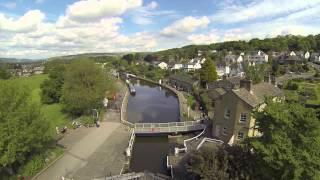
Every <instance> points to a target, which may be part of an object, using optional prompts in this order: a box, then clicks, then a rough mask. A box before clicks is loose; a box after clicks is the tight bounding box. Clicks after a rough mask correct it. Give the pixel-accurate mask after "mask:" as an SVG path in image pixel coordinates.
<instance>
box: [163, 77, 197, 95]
mask: <svg viewBox="0 0 320 180" xmlns="http://www.w3.org/2000/svg"><path fill="white" fill-rule="evenodd" d="M169 84H170V85H171V86H172V87H174V88H176V89H178V90H182V91H186V92H188V93H191V92H192V91H193V88H194V87H195V86H197V84H198V82H197V81H195V80H193V79H192V78H191V77H190V76H189V75H184V74H173V75H171V76H169Z"/></svg>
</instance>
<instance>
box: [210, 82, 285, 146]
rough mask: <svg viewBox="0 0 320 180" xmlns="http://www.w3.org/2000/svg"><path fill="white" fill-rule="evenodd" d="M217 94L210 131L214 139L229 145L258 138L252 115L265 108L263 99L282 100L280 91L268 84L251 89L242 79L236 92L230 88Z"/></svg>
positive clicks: (261, 84)
mask: <svg viewBox="0 0 320 180" xmlns="http://www.w3.org/2000/svg"><path fill="white" fill-rule="evenodd" d="M220 94H221V96H220V97H219V98H218V99H216V101H215V109H214V119H213V130H212V131H213V136H214V137H216V138H218V139H221V140H222V141H224V142H225V143H229V144H234V143H238V142H240V141H241V140H243V139H244V138H245V137H252V136H256V135H258V134H259V132H258V131H257V130H256V123H255V119H254V118H253V116H252V111H253V110H254V108H263V107H264V106H265V104H264V100H265V97H266V96H270V97H279V98H281V97H283V93H282V91H281V90H280V89H279V88H277V87H275V85H273V84H271V83H268V82H263V83H259V84H255V85H253V84H252V82H251V81H250V80H245V79H242V80H240V87H239V88H238V87H237V86H234V88H233V89H231V90H225V91H224V92H223V93H220Z"/></svg>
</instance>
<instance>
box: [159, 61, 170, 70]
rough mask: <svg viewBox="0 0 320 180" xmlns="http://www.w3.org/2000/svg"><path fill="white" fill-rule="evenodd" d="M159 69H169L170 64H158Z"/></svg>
mask: <svg viewBox="0 0 320 180" xmlns="http://www.w3.org/2000/svg"><path fill="white" fill-rule="evenodd" d="M158 67H159V68H160V69H165V70H166V69H168V64H167V63H165V62H161V63H159V64H158Z"/></svg>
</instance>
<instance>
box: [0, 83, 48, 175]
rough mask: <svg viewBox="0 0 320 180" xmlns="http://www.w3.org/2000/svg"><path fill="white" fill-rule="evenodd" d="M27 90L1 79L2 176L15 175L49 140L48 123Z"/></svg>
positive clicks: (0, 169) (0, 133) (0, 160)
mask: <svg viewBox="0 0 320 180" xmlns="http://www.w3.org/2000/svg"><path fill="white" fill-rule="evenodd" d="M30 98H31V93H30V91H29V90H28V89H26V88H25V87H23V86H22V85H20V84H17V83H16V82H15V83H13V82H11V81H0V177H3V176H5V174H12V173H15V172H16V171H17V169H18V168H19V167H20V166H21V165H22V164H23V163H24V162H25V161H26V160H27V158H28V157H29V156H31V155H33V154H37V153H39V152H41V151H42V150H43V149H44V147H45V146H46V144H47V142H48V141H49V140H50V136H49V133H48V123H47V122H46V121H45V119H44V118H43V116H42V114H41V113H40V106H39V105H38V104H36V103H34V102H32V101H31V99H30Z"/></svg>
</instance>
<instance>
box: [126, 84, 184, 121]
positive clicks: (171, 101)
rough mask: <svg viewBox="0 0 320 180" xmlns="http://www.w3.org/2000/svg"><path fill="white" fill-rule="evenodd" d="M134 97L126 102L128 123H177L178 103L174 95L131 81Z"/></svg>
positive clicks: (164, 90) (167, 91) (150, 85)
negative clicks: (134, 92)
mask: <svg viewBox="0 0 320 180" xmlns="http://www.w3.org/2000/svg"><path fill="white" fill-rule="evenodd" d="M131 82H132V83H133V85H134V88H135V89H136V95H134V96H132V95H131V96H130V97H129V101H128V110H127V113H128V121H130V122H133V123H136V122H139V123H141V122H144V123H151V122H155V123H161V122H176V121H179V102H178V99H177V97H176V95H175V94H174V93H173V92H171V91H169V90H167V89H165V88H162V87H160V86H157V85H153V84H150V83H147V82H145V81H139V80H138V81H131Z"/></svg>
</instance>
